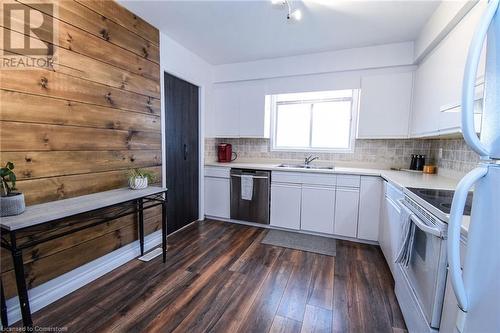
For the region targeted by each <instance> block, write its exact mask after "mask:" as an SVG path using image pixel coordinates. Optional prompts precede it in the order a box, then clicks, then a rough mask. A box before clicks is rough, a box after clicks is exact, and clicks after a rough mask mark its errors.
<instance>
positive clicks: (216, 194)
mask: <svg viewBox="0 0 500 333" xmlns="http://www.w3.org/2000/svg"><path fill="white" fill-rule="evenodd" d="M230 187H231V185H230V182H229V178H218V177H205V215H209V216H214V217H222V218H229V216H230V203H231V196H230Z"/></svg>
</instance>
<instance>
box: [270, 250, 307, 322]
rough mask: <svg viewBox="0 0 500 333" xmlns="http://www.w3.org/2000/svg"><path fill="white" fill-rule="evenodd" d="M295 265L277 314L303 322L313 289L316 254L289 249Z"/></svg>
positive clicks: (288, 252)
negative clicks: (308, 299) (308, 296)
mask: <svg viewBox="0 0 500 333" xmlns="http://www.w3.org/2000/svg"><path fill="white" fill-rule="evenodd" d="M286 253H287V254H288V255H289V256H290V258H291V259H290V261H291V263H292V264H293V267H294V268H293V272H292V274H291V276H290V280H289V281H288V284H287V286H286V290H285V292H284V294H283V298H282V299H281V304H280V307H279V309H278V312H277V314H278V315H280V316H283V317H288V318H291V319H293V320H297V321H302V320H303V318H304V313H305V309H306V304H307V295H309V293H310V290H311V288H312V272H313V271H314V264H315V260H314V256H315V255H314V254H312V253H309V252H302V251H297V250H290V249H287V250H286Z"/></svg>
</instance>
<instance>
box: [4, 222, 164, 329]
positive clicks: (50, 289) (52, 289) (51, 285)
mask: <svg viewBox="0 0 500 333" xmlns="http://www.w3.org/2000/svg"><path fill="white" fill-rule="evenodd" d="M158 244H161V231H156V232H154V233H152V234H150V235H147V236H146V237H145V239H144V249H145V250H149V249H151V248H153V247H155V246H157V245H158ZM140 255H141V250H140V247H139V241H135V242H133V243H130V244H127V245H125V246H123V247H121V248H119V249H118V250H115V251H113V252H111V253H108V254H106V255H104V256H102V257H100V258H98V259H95V260H93V261H91V262H89V263H87V264H85V265H83V266H80V267H78V268H76V269H74V270H72V271H70V272H67V273H65V274H63V275H61V276H58V277H57V278H55V279H52V280H50V281H48V282H46V283H44V284H41V285H39V286H37V287H35V288H33V289H31V290H29V291H28V295H29V300H30V306H31V312H32V313H35V312H36V311H38V310H40V309H42V308H43V307H45V306H47V305H49V304H51V303H53V302H55V301H57V300H58V299H60V298H62V297H64V296H66V295H68V294H70V293H72V292H73V291H75V290H77V289H78V288H81V287H83V286H85V285H86V284H88V283H90V282H92V281H94V280H96V279H98V278H99V277H101V276H103V275H104V274H106V273H109V272H110V271H112V270H113V269H115V268H117V267H120V266H121V265H123V264H126V263H127V262H129V261H130V260H133V259H135V258H137V257H138V256H140ZM7 316H8V319H9V324H13V323H15V322H17V321H18V320H20V319H21V311H20V307H19V299H18V297H17V296H16V297H13V298H11V299H9V300H7Z"/></svg>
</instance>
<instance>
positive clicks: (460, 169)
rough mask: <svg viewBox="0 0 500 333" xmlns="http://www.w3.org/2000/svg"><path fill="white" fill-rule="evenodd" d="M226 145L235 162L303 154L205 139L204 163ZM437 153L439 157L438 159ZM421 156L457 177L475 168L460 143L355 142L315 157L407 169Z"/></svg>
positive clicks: (254, 142)
mask: <svg viewBox="0 0 500 333" xmlns="http://www.w3.org/2000/svg"><path fill="white" fill-rule="evenodd" d="M220 142H227V143H230V144H232V145H233V151H235V152H236V153H237V154H238V158H239V159H269V160H301V159H303V158H304V156H305V155H306V153H304V152H282V151H271V150H270V141H269V139H241V138H240V139H220V138H217V139H214V138H206V139H205V159H206V160H207V161H214V160H216V159H217V150H216V149H217V144H218V143H220ZM440 150H442V154H441V156H440ZM411 154H419V155H425V156H426V161H427V162H428V163H429V162H430V163H433V164H437V166H438V167H439V168H440V169H447V170H451V171H452V172H454V173H456V175H457V176H460V174H463V173H465V172H467V171H469V170H471V169H472V168H474V166H475V165H476V163H477V161H478V160H479V158H478V155H477V154H475V153H474V152H473V151H472V150H470V149H469V148H468V146H467V145H466V144H465V142H464V140H463V139H404V140H356V142H355V148H354V152H352V153H318V154H314V155H317V156H319V158H320V161H323V162H325V161H332V162H336V163H339V164H348V163H355V164H357V165H360V164H371V165H376V166H377V167H384V168H390V167H396V168H408V166H409V163H410V155H411Z"/></svg>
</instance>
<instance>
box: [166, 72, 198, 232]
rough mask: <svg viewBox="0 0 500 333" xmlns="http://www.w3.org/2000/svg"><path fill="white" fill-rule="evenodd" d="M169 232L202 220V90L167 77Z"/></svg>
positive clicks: (172, 77)
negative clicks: (199, 182) (200, 139)
mask: <svg viewBox="0 0 500 333" xmlns="http://www.w3.org/2000/svg"><path fill="white" fill-rule="evenodd" d="M165 115H166V118H165V147H166V170H167V172H166V175H165V176H166V180H167V187H168V194H167V198H168V206H167V208H168V209H167V232H168V233H169V234H170V233H172V232H174V231H176V230H179V229H180V228H182V227H184V226H186V225H187V224H189V223H191V222H193V221H195V220H197V219H198V216H199V215H198V179H199V178H198V174H199V156H198V142H199V140H198V87H197V86H195V85H192V84H191V83H189V82H186V81H184V80H181V79H179V78H177V77H175V76H172V75H170V74H167V73H165Z"/></svg>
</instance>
